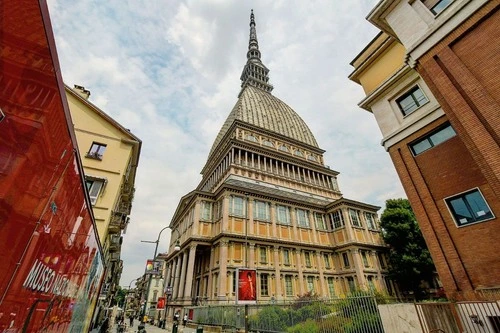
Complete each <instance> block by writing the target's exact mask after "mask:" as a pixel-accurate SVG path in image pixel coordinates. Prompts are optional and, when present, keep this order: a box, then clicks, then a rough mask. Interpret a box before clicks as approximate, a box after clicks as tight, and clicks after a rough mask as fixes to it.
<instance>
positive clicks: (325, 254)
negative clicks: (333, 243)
mask: <svg viewBox="0 0 500 333" xmlns="http://www.w3.org/2000/svg"><path fill="white" fill-rule="evenodd" d="M323 260H324V261H325V268H326V269H330V268H331V266H330V255H329V254H328V253H323Z"/></svg>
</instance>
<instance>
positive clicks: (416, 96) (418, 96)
mask: <svg viewBox="0 0 500 333" xmlns="http://www.w3.org/2000/svg"><path fill="white" fill-rule="evenodd" d="M428 101H429V100H428V99H427V97H425V95H424V93H423V92H422V90H420V87H419V86H415V87H413V88H411V89H410V90H409V91H408V92H406V93H405V94H404V95H403V96H401V97H399V98H398V99H396V103H397V104H398V106H399V109H400V110H401V112H403V114H404V115H405V116H407V115H409V114H410V113H412V112H413V111H415V110H416V109H418V108H419V107H421V106H422V105H424V104H425V103H427V102H428Z"/></svg>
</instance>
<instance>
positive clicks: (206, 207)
mask: <svg viewBox="0 0 500 333" xmlns="http://www.w3.org/2000/svg"><path fill="white" fill-rule="evenodd" d="M200 219H201V220H204V221H211V220H212V203H211V202H210V201H205V200H203V201H202V202H201V216H200Z"/></svg>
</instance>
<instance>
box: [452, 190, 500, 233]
mask: <svg viewBox="0 0 500 333" xmlns="http://www.w3.org/2000/svg"><path fill="white" fill-rule="evenodd" d="M445 201H446V204H447V205H448V208H449V209H450V212H451V215H452V216H453V219H454V220H455V223H456V224H457V226H459V227H461V226H465V225H468V224H472V223H476V222H481V221H484V220H489V219H492V218H493V213H492V212H491V209H490V207H489V206H488V204H487V203H486V201H485V200H484V197H483V195H482V194H481V192H480V191H479V189H474V190H472V191H468V192H465V193H461V194H459V195H456V196H453V197H451V198H448V199H446V200H445Z"/></svg>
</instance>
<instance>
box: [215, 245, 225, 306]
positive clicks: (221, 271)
mask: <svg viewBox="0 0 500 333" xmlns="http://www.w3.org/2000/svg"><path fill="white" fill-rule="evenodd" d="M227 246H228V243H227V241H221V242H220V243H219V251H220V252H219V254H220V255H219V267H220V268H219V291H218V293H217V298H218V299H219V300H222V301H223V300H225V299H226V292H227V288H226V284H227Z"/></svg>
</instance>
